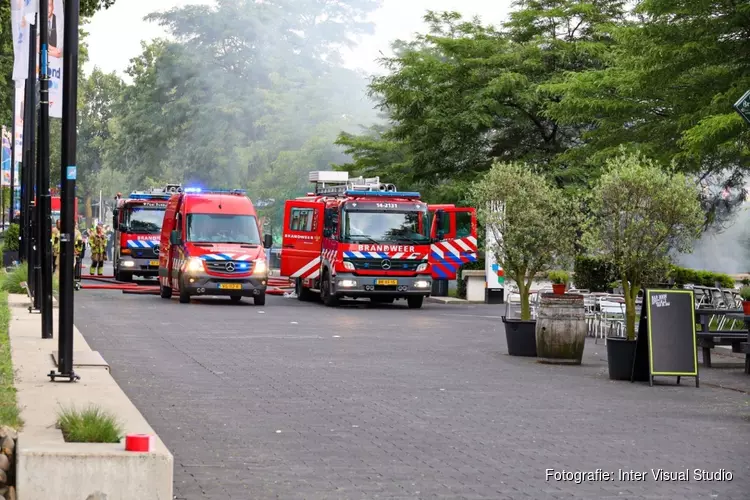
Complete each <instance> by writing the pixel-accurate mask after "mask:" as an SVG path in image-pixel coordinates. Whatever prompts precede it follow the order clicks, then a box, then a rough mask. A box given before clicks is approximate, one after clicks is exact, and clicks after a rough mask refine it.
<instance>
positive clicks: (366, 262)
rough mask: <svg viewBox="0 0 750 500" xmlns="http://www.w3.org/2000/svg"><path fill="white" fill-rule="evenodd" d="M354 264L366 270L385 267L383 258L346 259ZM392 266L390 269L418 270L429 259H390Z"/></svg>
mask: <svg viewBox="0 0 750 500" xmlns="http://www.w3.org/2000/svg"><path fill="white" fill-rule="evenodd" d="M346 260H348V261H349V262H351V263H352V264H354V269H362V270H365V271H380V270H382V269H383V267H382V262H383V259H346ZM389 260H390V262H391V268H390V269H388V271H416V270H417V267H419V265H420V264H423V263H425V262H427V261H424V260H419V259H389Z"/></svg>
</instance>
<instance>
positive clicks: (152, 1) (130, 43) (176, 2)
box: [84, 0, 511, 75]
mask: <svg viewBox="0 0 750 500" xmlns="http://www.w3.org/2000/svg"><path fill="white" fill-rule="evenodd" d="M197 3H208V2H201V1H199V0H119V1H117V2H116V3H115V5H114V6H112V7H110V8H109V9H108V10H103V11H100V12H97V13H96V14H95V15H94V17H93V18H92V20H91V22H90V23H89V24H88V25H87V26H86V27H85V29H86V31H88V32H89V37H88V39H87V42H88V46H89V61H88V63H87V64H86V66H85V68H84V69H85V71H86V72H87V73H88V72H90V71H91V70H92V69H93V67H94V66H97V67H99V68H100V69H102V70H103V71H106V72H111V71H116V72H118V73H119V74H121V75H123V72H124V70H125V69H126V68H127V67H128V64H129V61H130V59H131V58H133V57H136V56H137V55H138V54H140V52H141V40H146V41H148V40H152V39H153V38H157V37H160V36H164V35H165V33H164V31H163V30H162V28H161V27H160V26H158V25H156V24H154V23H149V22H146V21H144V20H143V17H144V16H145V15H146V14H149V13H151V12H154V11H163V10H169V9H171V8H173V7H180V6H184V5H190V4H197ZM510 3H511V0H384V1H383V6H382V7H381V8H380V9H379V10H378V11H376V12H374V13H373V15H372V16H371V21H372V22H373V23H374V24H375V33H374V35H371V36H367V37H363V38H362V39H361V40H358V45H357V46H356V47H355V48H354V49H353V50H346V51H345V52H344V54H343V55H344V58H345V62H346V64H347V66H349V67H350V68H358V69H362V70H364V71H366V72H367V73H380V72H382V69H380V68H379V66H378V64H377V62H376V59H377V58H379V57H382V55H381V54H380V52H381V51H382V53H383V54H384V55H390V49H389V47H390V43H391V42H392V41H393V40H396V39H402V40H403V39H411V38H413V34H414V33H415V32H420V31H424V28H425V25H424V23H423V21H422V17H423V16H424V13H425V12H426V11H427V10H428V9H431V10H435V11H445V10H455V11H458V12H461V13H462V14H463V15H464V16H465V17H467V18H471V17H474V16H479V17H481V18H482V20H483V21H484V22H487V23H499V22H502V21H503V20H504V19H505V18H506V16H507V13H508V11H509V8H510Z"/></svg>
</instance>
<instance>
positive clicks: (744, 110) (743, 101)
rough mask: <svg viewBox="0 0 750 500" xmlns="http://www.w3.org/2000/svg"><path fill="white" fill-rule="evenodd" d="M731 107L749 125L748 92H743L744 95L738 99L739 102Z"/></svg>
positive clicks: (749, 100) (749, 107)
mask: <svg viewBox="0 0 750 500" xmlns="http://www.w3.org/2000/svg"><path fill="white" fill-rule="evenodd" d="M733 107H734V110H735V111H737V113H739V114H740V116H741V117H742V118H744V119H745V121H746V122H747V123H748V124H750V90H748V91H747V92H745V95H743V96H742V97H740V100H739V101H737V102H735V103H734V106H733Z"/></svg>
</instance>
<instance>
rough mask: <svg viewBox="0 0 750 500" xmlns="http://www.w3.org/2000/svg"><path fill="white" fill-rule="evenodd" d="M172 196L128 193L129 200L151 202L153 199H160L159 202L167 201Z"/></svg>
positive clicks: (168, 194)
mask: <svg viewBox="0 0 750 500" xmlns="http://www.w3.org/2000/svg"><path fill="white" fill-rule="evenodd" d="M171 196H172V195H171V194H170V193H165V194H161V193H130V196H129V197H128V198H130V199H131V200H153V199H155V198H156V199H161V200H168V199H169V198H170V197H171Z"/></svg>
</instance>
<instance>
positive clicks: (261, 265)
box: [253, 260, 268, 274]
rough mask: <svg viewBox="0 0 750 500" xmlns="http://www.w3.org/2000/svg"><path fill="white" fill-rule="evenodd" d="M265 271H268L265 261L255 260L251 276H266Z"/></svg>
mask: <svg viewBox="0 0 750 500" xmlns="http://www.w3.org/2000/svg"><path fill="white" fill-rule="evenodd" d="M266 271H268V267H267V266H266V261H265V260H256V261H255V268H254V269H253V274H266Z"/></svg>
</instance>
